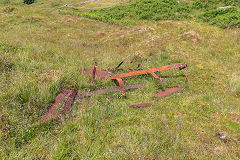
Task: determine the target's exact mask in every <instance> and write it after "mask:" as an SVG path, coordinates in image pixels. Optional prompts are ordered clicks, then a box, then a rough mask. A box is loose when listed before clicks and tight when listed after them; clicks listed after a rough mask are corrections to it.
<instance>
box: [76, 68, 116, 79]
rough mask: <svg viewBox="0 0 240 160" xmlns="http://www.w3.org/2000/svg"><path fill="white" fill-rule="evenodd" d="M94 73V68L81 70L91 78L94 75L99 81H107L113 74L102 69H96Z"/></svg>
mask: <svg viewBox="0 0 240 160" xmlns="http://www.w3.org/2000/svg"><path fill="white" fill-rule="evenodd" d="M93 71H94V69H92V68H87V69H80V72H82V73H85V74H89V75H91V76H92V75H94V78H96V79H98V80H104V79H107V78H108V77H110V76H111V75H112V73H111V72H110V71H108V70H102V69H98V68H96V70H95V74H93Z"/></svg>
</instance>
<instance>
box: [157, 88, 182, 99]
mask: <svg viewBox="0 0 240 160" xmlns="http://www.w3.org/2000/svg"><path fill="white" fill-rule="evenodd" d="M181 89H182V88H180V87H174V88H167V89H164V90H161V91H159V92H158V93H157V94H155V97H157V98H159V97H164V96H167V95H171V94H173V93H176V92H178V91H179V90H181Z"/></svg>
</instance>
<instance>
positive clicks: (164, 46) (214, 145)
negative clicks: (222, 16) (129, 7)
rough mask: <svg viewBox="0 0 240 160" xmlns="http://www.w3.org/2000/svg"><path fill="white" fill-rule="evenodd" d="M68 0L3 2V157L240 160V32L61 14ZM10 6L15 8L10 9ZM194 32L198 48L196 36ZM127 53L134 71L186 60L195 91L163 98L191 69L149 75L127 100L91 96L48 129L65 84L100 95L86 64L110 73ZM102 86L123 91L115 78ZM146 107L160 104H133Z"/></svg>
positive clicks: (0, 91)
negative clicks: (84, 70) (86, 72)
mask: <svg viewBox="0 0 240 160" xmlns="http://www.w3.org/2000/svg"><path fill="white" fill-rule="evenodd" d="M2 2H4V3H2ZM72 2H74V1H72ZM75 2H77V1H75ZM65 3H67V2H65V1H56V0H50V1H46V0H38V1H36V2H35V3H33V4H31V5H24V4H23V2H22V1H20V0H19V1H9V2H8V3H5V1H0V13H4V14H0V22H1V23H0V27H1V30H0V37H1V40H0V71H1V72H0V75H1V79H0V141H1V145H0V159H239V158H240V155H239V153H240V147H239V146H240V145H239V138H240V134H239V127H240V124H239V121H238V119H239V117H240V108H239V104H240V99H239V89H240V87H239V83H240V81H239V77H240V73H239V71H238V68H239V67H240V63H239V61H240V55H239V51H240V39H239V36H240V31H239V29H238V28H234V27H233V28H228V29H221V28H219V27H216V26H210V25H208V24H207V23H204V22H196V21H190V20H189V19H188V20H184V21H183V20H181V18H180V19H175V20H162V21H151V20H147V21H144V22H142V21H141V20H139V19H137V18H136V19H135V20H134V21H135V22H136V23H135V24H132V25H120V24H109V23H103V22H100V21H95V20H92V19H88V18H83V17H78V16H74V15H66V14H59V12H58V9H57V7H58V6H61V5H63V4H65ZM132 3H135V2H132ZM221 3H222V2H221ZM53 4H56V5H57V6H56V5H53ZM8 7H9V8H11V7H13V8H15V9H14V10H13V11H11V12H5V11H6V8H8ZM210 10H212V9H210ZM210 10H207V11H205V9H204V12H209V11H210ZM99 12H100V11H99ZM101 12H102V11H101ZM198 15H199V14H198ZM176 20H177V21H176ZM190 31H194V32H196V33H198V35H199V36H198V39H199V41H198V42H193V41H192V39H191V36H190V37H189V36H187V34H188V33H189V32H190ZM194 36H196V35H193V37H194ZM126 57H128V59H130V60H134V62H135V63H134V64H130V65H128V64H125V66H130V67H135V66H136V65H137V63H141V64H142V66H141V67H142V68H151V67H158V66H162V65H168V64H172V63H178V62H186V63H187V64H188V66H189V68H188V70H189V83H188V88H186V89H183V90H182V91H181V92H179V93H177V94H174V95H172V96H169V97H165V98H161V99H156V98H154V94H155V93H156V92H157V91H158V90H159V89H164V88H167V87H170V86H171V85H172V84H173V83H174V82H177V83H178V82H179V83H181V84H183V83H184V76H183V75H184V73H185V72H184V71H169V72H165V71H164V72H161V73H157V74H158V75H159V76H162V77H164V76H169V77H166V78H165V80H166V82H164V83H162V84H157V80H155V79H154V78H153V77H151V76H150V75H144V76H136V77H131V78H128V81H127V82H126V84H137V83H146V84H147V85H146V87H144V88H140V89H137V90H131V91H127V92H126V95H127V97H126V98H122V97H121V94H120V92H116V93H113V94H111V93H109V94H105V95H95V96H93V97H91V98H85V99H83V100H82V101H81V102H75V103H74V105H73V107H72V110H71V111H69V113H68V114H67V115H66V117H65V118H63V119H62V123H57V122H54V121H52V122H50V123H49V124H44V125H41V124H39V121H38V119H39V118H40V117H41V116H42V115H43V114H44V113H45V112H47V110H48V107H49V106H50V105H51V104H52V103H53V101H54V98H55V97H56V95H57V94H58V93H59V92H60V89H61V88H63V87H66V88H69V89H77V90H78V91H83V90H94V85H93V82H92V80H91V77H90V76H88V75H84V74H81V73H79V69H80V68H87V67H92V66H93V64H94V62H95V61H97V62H98V67H101V68H103V69H110V68H113V67H115V66H116V65H117V64H118V63H119V62H121V61H122V60H123V59H125V58H126ZM174 76H175V77H174ZM97 84H98V86H99V88H110V87H115V86H116V85H115V84H114V83H113V82H112V81H111V80H106V81H103V82H101V81H97ZM112 96H113V97H112ZM146 102H152V103H153V106H151V107H148V108H141V109H140V108H139V109H133V108H128V107H127V106H128V105H132V104H137V103H146ZM233 115H235V116H234V117H233ZM237 118H238V119H237ZM217 133H221V134H224V135H227V137H228V138H229V139H230V141H228V142H227V143H224V142H223V141H221V140H220V139H219V138H217V137H216V136H215V135H216V134H217Z"/></svg>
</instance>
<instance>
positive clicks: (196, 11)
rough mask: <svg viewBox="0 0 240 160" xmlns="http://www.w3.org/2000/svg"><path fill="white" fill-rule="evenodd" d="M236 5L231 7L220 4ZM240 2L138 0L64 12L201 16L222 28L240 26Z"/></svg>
mask: <svg viewBox="0 0 240 160" xmlns="http://www.w3.org/2000/svg"><path fill="white" fill-rule="evenodd" d="M226 5H234V6H235V7H233V8H229V9H226V10H225V9H223V10H219V9H217V7H219V6H226ZM239 6H240V3H239V1H237V0H217V1H216V0H207V1H201V0H196V1H194V2H185V1H184V2H182V1H177V0H138V1H133V2H131V3H128V4H122V5H118V6H115V7H111V8H104V9H100V10H90V11H88V12H81V11H78V10H77V9H67V10H66V9H61V10H59V12H60V13H62V14H73V15H78V16H82V17H87V18H91V19H96V20H99V21H103V22H109V23H121V24H134V23H137V22H139V20H151V21H159V20H187V19H188V20H192V19H199V20H202V21H205V22H208V23H209V24H211V25H216V26H219V27H221V28H227V27H238V28H239V26H240V17H239V16H240V11H239Z"/></svg>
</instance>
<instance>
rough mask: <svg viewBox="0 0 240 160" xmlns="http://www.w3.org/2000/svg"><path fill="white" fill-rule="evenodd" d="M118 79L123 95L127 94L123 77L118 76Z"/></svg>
mask: <svg viewBox="0 0 240 160" xmlns="http://www.w3.org/2000/svg"><path fill="white" fill-rule="evenodd" d="M116 80H117V81H118V83H119V86H120V88H121V93H122V96H125V89H124V84H123V80H122V79H121V78H116Z"/></svg>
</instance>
